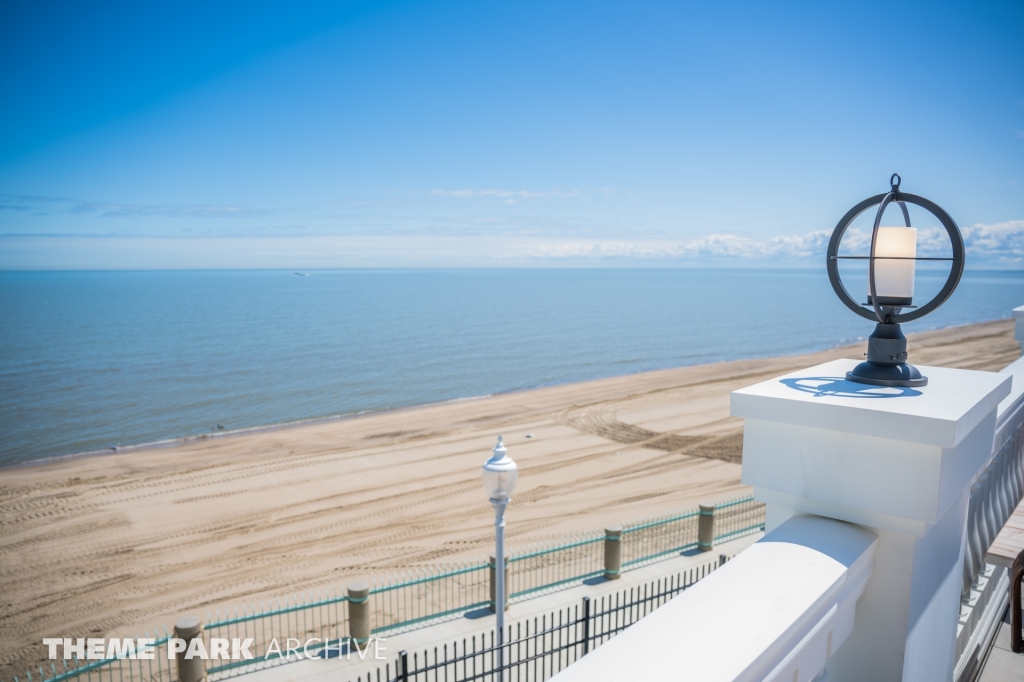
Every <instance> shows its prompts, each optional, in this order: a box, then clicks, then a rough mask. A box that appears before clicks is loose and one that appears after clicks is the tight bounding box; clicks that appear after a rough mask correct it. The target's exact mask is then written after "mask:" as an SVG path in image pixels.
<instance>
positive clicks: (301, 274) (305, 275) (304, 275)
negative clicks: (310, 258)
mask: <svg viewBox="0 0 1024 682" xmlns="http://www.w3.org/2000/svg"><path fill="white" fill-rule="evenodd" d="M292 274H293V275H295V276H296V277H309V275H307V274H306V273H304V272H293V273H292Z"/></svg>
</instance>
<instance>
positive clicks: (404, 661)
mask: <svg viewBox="0 0 1024 682" xmlns="http://www.w3.org/2000/svg"><path fill="white" fill-rule="evenodd" d="M398 665H400V666H401V668H402V669H401V670H399V671H398V679H399V680H401V681H402V682H408V680H409V654H408V653H406V652H405V651H399V652H398Z"/></svg>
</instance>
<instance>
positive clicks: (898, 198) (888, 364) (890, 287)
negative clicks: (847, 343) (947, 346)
mask: <svg viewBox="0 0 1024 682" xmlns="http://www.w3.org/2000/svg"><path fill="white" fill-rule="evenodd" d="M889 187H890V191H889V192H888V193H886V194H876V195H875V196H873V197H870V198H868V199H865V200H864V201H862V202H860V203H859V204H857V205H856V206H854V207H853V208H851V209H850V210H849V211H847V212H846V215H844V216H843V218H842V220H840V221H839V224H838V225H836V229H835V230H834V231H833V232H832V238H831V239H830V240H829V244H828V253H827V261H826V263H827V268H828V279H829V281H830V282H831V283H832V289H833V290H835V292H836V296H838V297H839V300H840V301H842V302H843V303H844V304H845V305H846V307H847V308H849V309H850V310H852V311H853V312H855V313H857V314H858V315H860V316H861V317H864V318H866V319H869V320H871V321H873V322H875V323H876V324H875V331H874V332H872V334H871V336H869V337H868V352H867V356H868V359H867V361H866V362H862V363H860V364H859V365H857V366H856V367H854V368H853V370H851V371H849V372H847V373H846V378H847V380H849V381H855V382H857V383H861V384H872V385H875V386H926V385H927V384H928V377H924V376H921V372H920V371H919V370H918V369H917V367H914V366H913V365H908V364H907V337H905V336H904V335H903V331H902V330H901V329H900V324H901V323H903V322H910V321H911V320H917V319H920V318H922V317H924V316H925V315H927V314H928V313H930V312H932V311H933V310H935V309H936V308H938V307H939V306H940V305H942V304H943V303H945V302H946V299H948V298H949V297H950V295H952V293H953V290H954V289H956V285H957V284H959V283H960V276H961V275H962V274H963V272H964V240H963V237H962V236H961V234H960V228H958V227H957V225H956V223H955V222H954V221H953V218H952V217H951V216H950V215H949V214H948V213H946V212H945V211H944V210H942V208H940V207H939V206H938V205H937V204H935V203H933V202H931V201H929V200H928V199H925V198H924V197H920V196H917V195H916V194H910V193H909V192H902V191H900V176H899V175H898V174H896V173H893V174H892V177H891V178H889ZM891 203H896V204H897V205H899V207H900V210H901V211H902V212H903V222H904V223H905V224H906V227H881V226H880V225H881V222H882V214H883V213H885V209H886V207H887V206H888V205H889V204H891ZM907 204H914V205H916V206H920V207H921V208H923V209H924V210H926V211H928V212H929V213H931V214H932V215H933V216H935V217H936V218H938V219H939V222H940V223H942V227H944V228H945V230H946V234H947V235H948V236H949V243H950V246H951V247H952V249H953V257H952V258H921V257H919V256H918V255H917V230H916V229H915V228H913V227H911V226H910V213H908V212H907ZM872 206H878V211H877V213H875V226H874V228H873V229H872V231H871V252H870V255H868V256H840V255H839V244H840V242H841V241H842V239H843V234H845V233H846V229H847V228H848V227H849V226H850V223H852V222H853V221H854V219H855V218H856V217H857V216H859V215H860V214H861V213H863V212H864V211H866V210H868V209H869V208H871V207H872ZM845 259H849V260H866V261H868V291H867V295H868V300H867V303H863V304H859V303H857V302H856V301H855V300H853V298H852V297H851V296H850V294H849V293H848V292H847V291H846V287H844V286H843V283H842V280H840V278H839V263H838V261H840V260H845ZM917 261H951V267H950V269H949V277H947V278H946V283H945V284H944V285H943V287H942V289H941V290H940V291H939V293H938V294H936V295H935V297H934V298H932V299H931V300H930V301H928V302H927V303H925V304H924V305H923V306H921V307H917V306H915V305H913V300H914V275H915V267H916V263H917ZM910 308H916V310H911V312H906V313H904V312H902V311H903V310H904V309H910Z"/></svg>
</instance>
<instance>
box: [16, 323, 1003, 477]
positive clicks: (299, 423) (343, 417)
mask: <svg viewBox="0 0 1024 682" xmlns="http://www.w3.org/2000/svg"><path fill="white" fill-rule="evenodd" d="M1006 319H1010V316H1009V315H1007V316H1006V317H1001V318H997V319H993V320H982V321H980V322H970V323H967V324H960V325H950V326H947V327H936V328H934V329H927V330H923V331H918V332H911V333H908V334H907V338H908V339H910V340H912V339H913V338H914V337H916V336H919V335H921V334H931V333H935V332H941V331H947V330H955V329H964V328H968V327H973V326H975V325H981V324H991V323H994V322H999V321H1001V320H1006ZM866 338H867V337H858V338H857V339H856V340H855V341H853V342H852V343H843V342H842V341H840V342H838V343H836V344H834V345H830V346H824V347H820V348H817V347H815V348H811V349H809V350H803V351H801V352H797V353H787V354H781V355H754V356H746V357H740V358H731V359H728V360H717V361H714V362H697V363H693V364H689V365H676V366H673V367H664V368H660V369H649V370H641V371H638V372H630V373H626V374H613V375H610V376H603V377H594V378H591V379H582V380H579V381H567V382H564V383H555V384H547V385H540V386H529V387H526V388H518V389H510V390H507V391H495V392H492V393H484V394H480V395H473V396H463V397H457V398H450V399H448V400H441V401H437V402H428V403H417V404H413V405H404V406H401V407H390V408H383V409H370V410H360V411H358V412H350V413H345V414H337V415H329V416H323V417H309V418H304V419H296V420H293V421H288V422H280V423H273V424H258V425H255V426H248V427H243V428H240V429H231V430H225V431H215V432H209V433H201V434H198V435H195V436H179V437H174V438H167V439H164V440H158V441H150V442H145V443H132V444H129V445H117V446H113V447H109V448H102V449H99V450H86V451H82V452H74V453H69V454H66V455H54V456H51V457H39V458H36V459H28V460H24V461H20V462H13V463H10V464H0V471H5V470H10V469H21V468H28V467H36V466H46V465H49V464H54V463H57V462H66V461H69V460H77V459H86V458H92V457H105V456H108V455H120V454H125V453H129V452H139V451H149V450H162V449H167V448H174V447H179V446H185V445H189V444H194V443H202V442H205V441H213V440H219V439H225V438H235V437H239V436H246V435H251V434H261V433H273V432H276V431H281V430H287V429H292V428H300V427H304V426H314V425H318V424H332V423H337V422H343V421H348V420H352V419H358V418H362V417H367V416H376V415H386V414H395V413H400V412H405V411H409V410H418V409H424V408H430V407H435V406H442V405H450V404H453V403H459V402H467V401H475V400H484V399H487V398H491V397H495V396H504V395H513V394H519V393H527V392H530V391H538V390H544V389H548V388H557V387H564V386H573V385H576V384H584V383H589V382H593V381H603V380H607V379H615V378H623V377H636V376H640V375H643V374H650V373H652V372H670V371H674V370H680V369H685V368H688V367H701V366H705V365H708V366H711V365H720V364H724V363H729V362H742V361H756V360H771V359H774V358H792V357H800V356H804V355H811V354H814V353H821V352H827V351H831V350H837V349H840V348H847V347H850V346H853V345H856V344H858V343H862V342H864V341H865V339H866Z"/></svg>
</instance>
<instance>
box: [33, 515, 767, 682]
mask: <svg viewBox="0 0 1024 682" xmlns="http://www.w3.org/2000/svg"><path fill="white" fill-rule="evenodd" d="M697 517H698V511H697V510H696V509H692V510H682V511H679V512H677V513H673V514H669V515H667V516H662V517H652V518H647V519H642V520H639V521H634V522H631V523H627V524H625V526H624V528H623V537H622V540H623V551H624V553H623V557H622V568H623V570H628V569H631V568H637V567H639V566H643V565H646V564H650V563H653V562H655V561H658V560H661V559H665V558H668V557H669V556H671V555H676V554H679V553H682V552H686V551H688V550H692V549H694V548H696V547H697ZM763 527H764V504H762V503H760V502H756V501H755V500H754V499H753V498H752V497H749V496H747V497H739V498H735V499H731V500H727V501H725V502H721V503H718V504H717V505H716V509H715V528H716V532H715V540H716V541H727V540H731V539H735V538H737V537H741V536H743V535H747V534H751V533H756V532H758V531H760V530H762V529H763ZM604 539H605V536H604V534H603V533H600V532H590V533H578V534H574V535H570V536H568V537H564V538H561V539H559V540H557V541H553V542H549V543H544V544H538V545H531V546H526V547H524V548H520V549H519V550H518V551H516V552H514V553H512V554H511V555H510V556H509V559H508V585H509V591H508V594H509V601H510V602H515V601H521V600H523V599H528V598H530V597H533V596H535V595H537V594H541V593H544V592H548V591H554V590H558V589H562V588H566V587H571V586H572V585H575V584H579V583H580V582H582V581H584V580H587V579H589V578H594V577H597V576H599V575H601V574H602V573H603V572H604V554H603V551H604V550H603V543H604ZM492 571H493V565H492V564H491V563H490V562H488V561H486V560H472V561H464V562H459V563H453V564H447V565H442V566H433V567H423V568H416V569H412V570H411V571H408V572H405V573H402V574H400V575H398V576H389V577H386V578H383V579H378V580H375V581H373V584H372V586H371V589H370V607H371V610H372V611H371V612H372V617H371V621H372V623H373V629H372V633H373V634H382V633H387V634H395V633H397V632H402V631H404V630H408V629H411V628H414V627H418V626H422V625H424V624H426V623H429V622H435V621H441V620H444V619H447V618H455V617H458V616H460V615H462V614H464V613H466V612H468V611H472V610H474V609H480V608H488V607H493V596H492V593H491V589H492V588H491V573H492ZM348 601H349V598H348V596H347V595H345V594H343V593H341V592H340V591H338V590H331V591H329V592H320V591H318V592H316V593H315V594H314V593H310V594H306V595H302V596H299V597H289V598H285V599H283V600H275V601H274V602H272V603H269V604H265V603H263V602H260V604H259V605H258V606H257V605H256V604H254V603H253V604H249V605H248V606H243V607H241V608H235V609H232V610H230V611H226V612H224V613H221V612H220V611H216V612H214V613H207V618H206V621H205V626H204V631H205V636H206V637H207V638H213V637H218V638H225V639H228V640H232V639H236V638H237V639H240V640H244V639H249V638H251V639H252V640H253V642H252V645H251V647H250V651H251V652H252V654H253V658H251V659H247V658H243V659H239V660H225V661H210V662H209V663H210V665H209V666H208V668H207V674H208V676H209V678H210V679H223V678H226V677H231V676H235V675H239V674H242V673H246V672H250V671H252V670H256V669H260V668H263V667H267V666H271V665H277V664H279V663H280V662H282V661H281V659H280V657H267V653H268V651H271V650H272V647H273V646H277V647H281V648H283V647H284V646H285V642H286V641H287V640H288V639H289V638H292V639H297V640H299V641H302V642H305V641H307V640H311V639H313V638H316V639H319V643H316V644H314V645H311V646H310V647H309V650H310V651H311V652H312V651H316V650H318V649H324V648H329V647H332V646H333V647H340V646H341V645H342V644H343V643H346V642H348V641H349V639H350V637H351V636H352V633H351V631H350V628H349V622H348V609H347V603H346V602H348ZM169 637H170V633H168V631H167V630H166V628H165V629H164V635H163V637H161V638H159V639H156V643H155V645H154V646H155V647H156V649H157V651H156V655H155V657H154V659H153V660H152V661H148V660H147V661H141V660H129V659H119V658H106V659H103V660H98V661H89V662H88V663H86V662H84V661H83V662H82V664H81V665H78V666H74V667H72V666H68V665H67V663H72V664H74V663H75V661H63V660H60V661H57V662H56V664H59V665H56V664H55V665H52V666H51V668H52V669H51V670H49V671H46V670H44V669H42V668H40V669H38V670H37V671H32V672H30V673H29V674H28V675H27V676H26V677H25V678H21V679H19V678H15V680H16V682H24V680H26V679H27V680H30V681H31V682H65V681H70V680H75V681H76V682H92V681H93V680H96V681H97V682H114V681H115V680H116V681H117V682H136V681H140V682H141V681H142V680H146V681H147V682H171V681H172V680H173V679H175V676H176V672H175V670H174V664H173V663H171V662H169V661H168V659H167V642H168V639H169ZM172 659H173V657H172ZM37 673H38V674H37Z"/></svg>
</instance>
